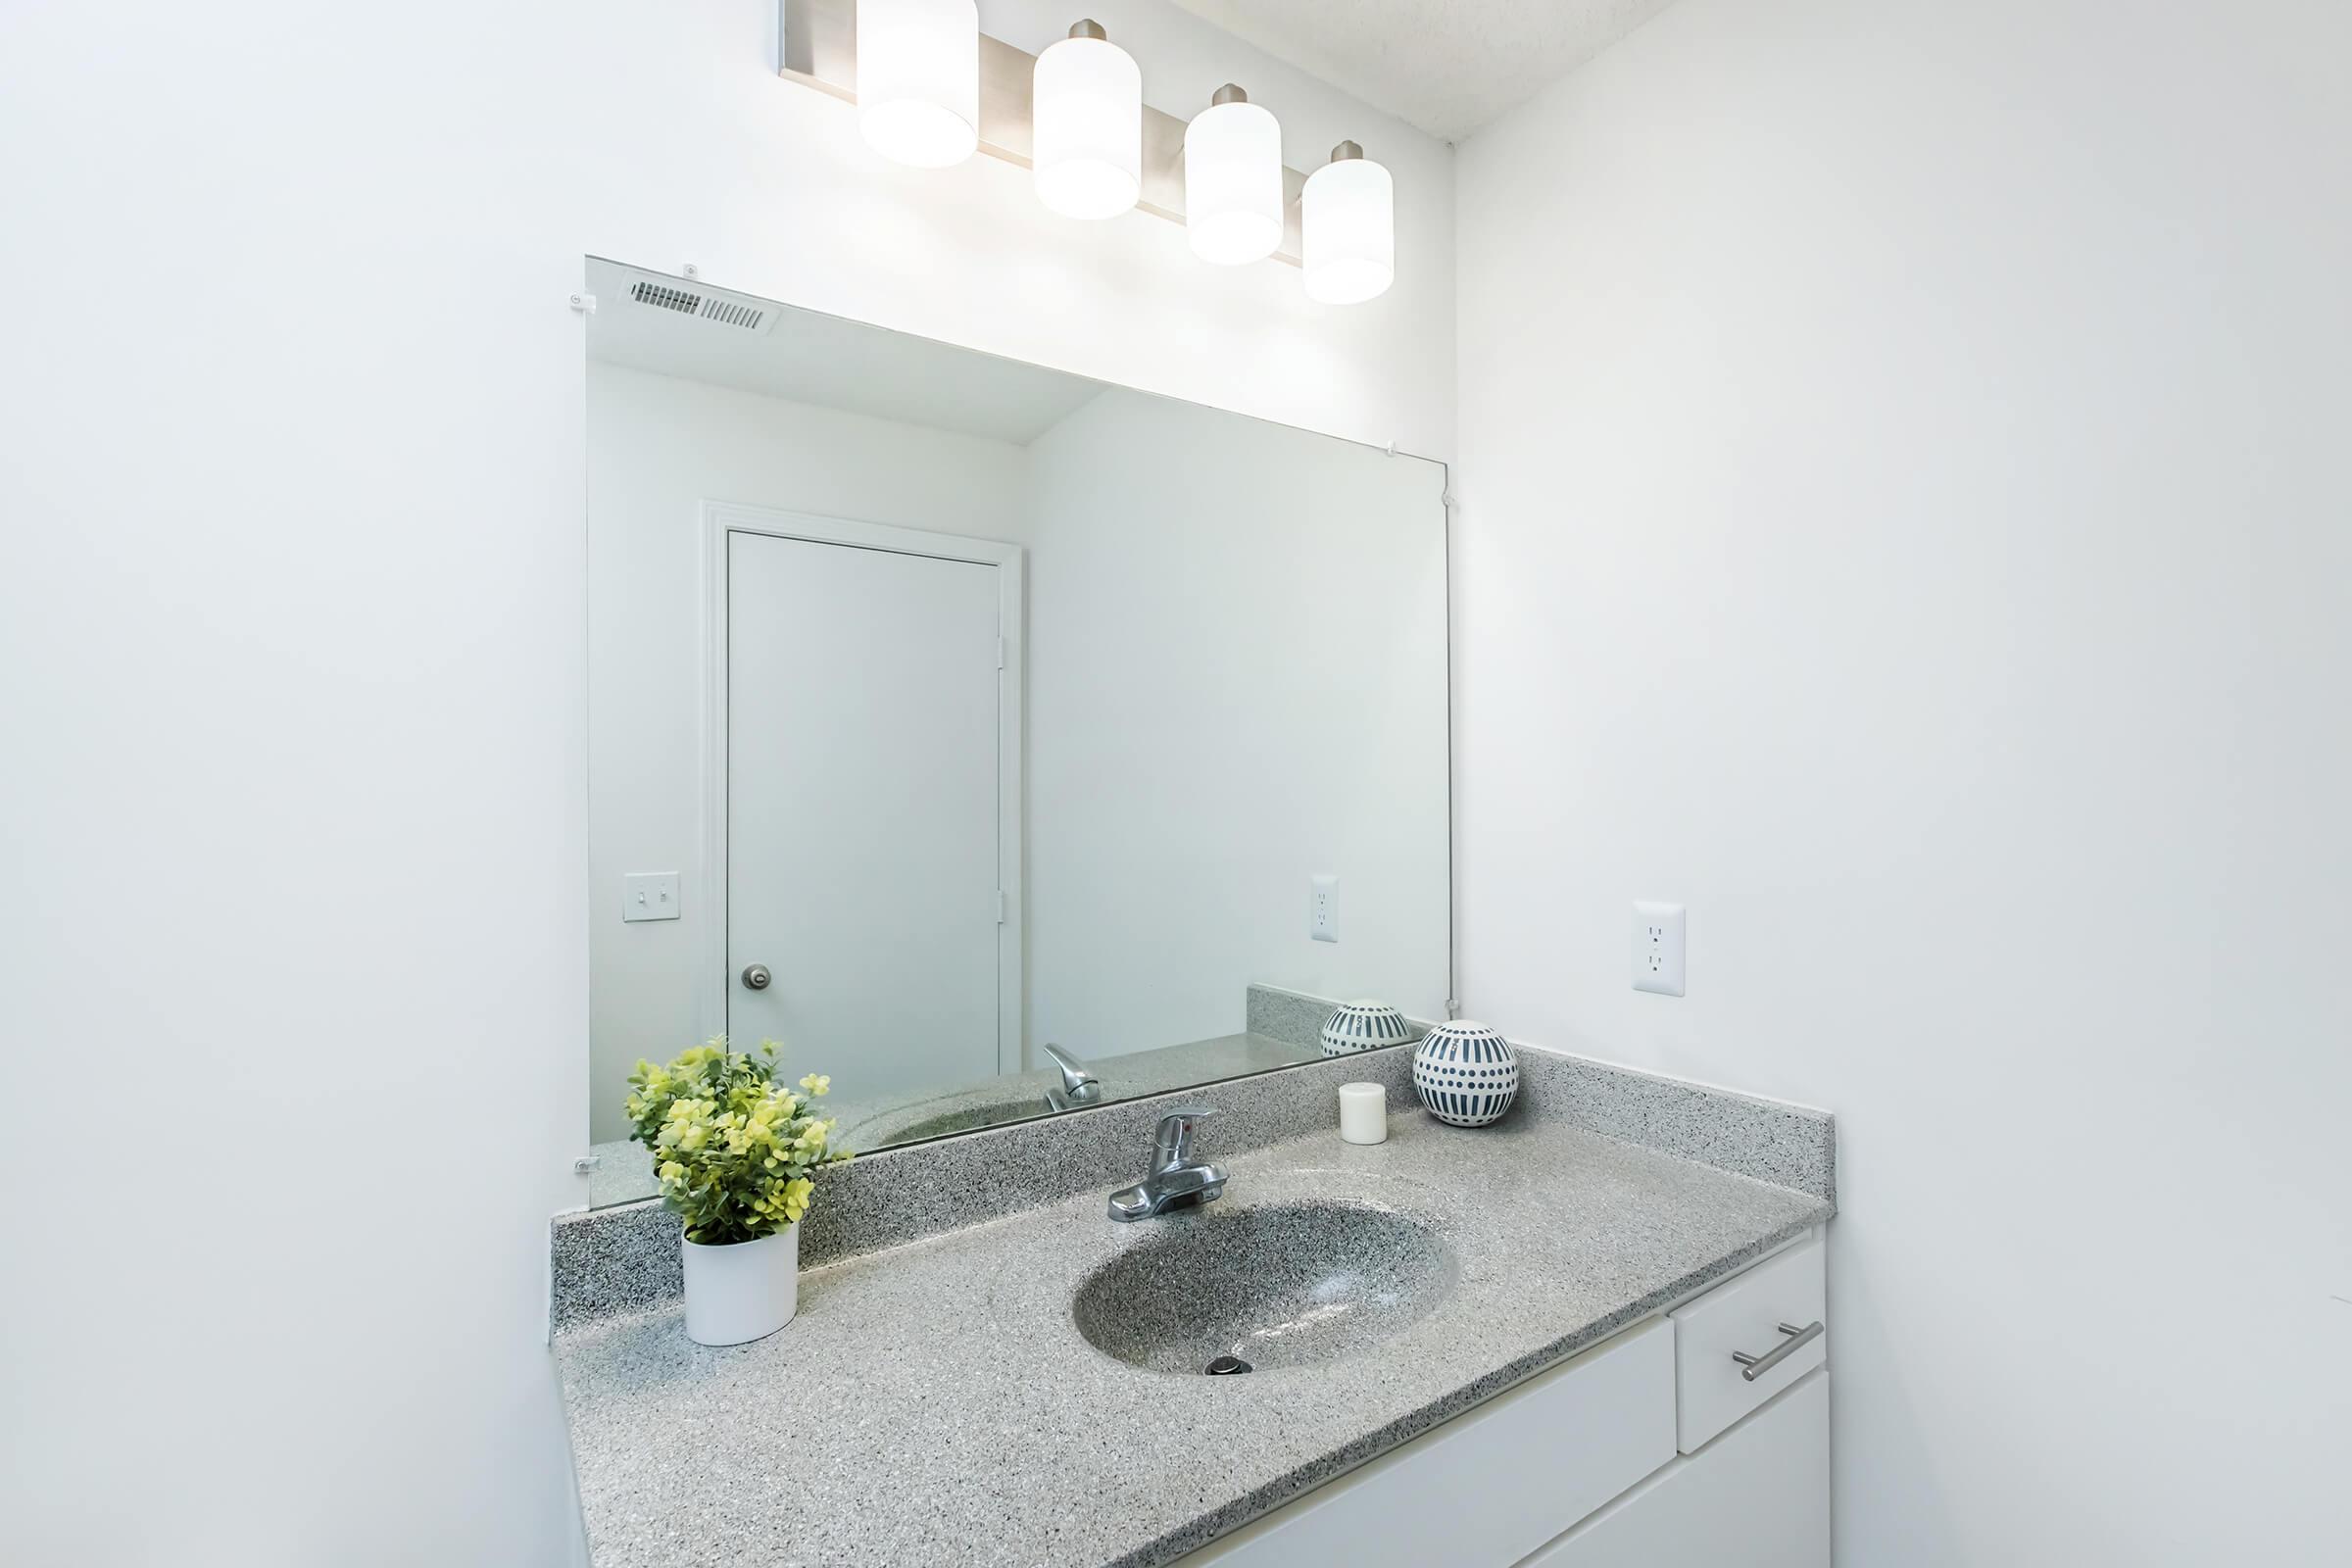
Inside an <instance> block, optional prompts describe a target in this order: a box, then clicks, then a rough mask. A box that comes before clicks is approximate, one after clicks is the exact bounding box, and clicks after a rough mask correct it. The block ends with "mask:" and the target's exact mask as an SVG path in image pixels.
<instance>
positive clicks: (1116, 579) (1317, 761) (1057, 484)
mask: <svg viewBox="0 0 2352 1568" xmlns="http://www.w3.org/2000/svg"><path fill="white" fill-rule="evenodd" d="M1029 453H1030V462H1031V478H1032V483H1033V486H1034V490H1033V494H1034V497H1035V501H1034V515H1033V516H1032V519H1031V535H1030V537H1031V542H1032V555H1031V559H1030V597H1029V621H1030V625H1029V760H1030V774H1029V779H1030V782H1029V822H1030V830H1029V909H1030V925H1029V930H1030V949H1029V973H1030V988H1029V1015H1030V1038H1031V1039H1032V1040H1034V1041H1039V1042H1047V1041H1052V1042H1057V1043H1059V1044H1061V1045H1063V1046H1067V1047H1069V1048H1070V1049H1071V1050H1073V1051H1075V1052H1077V1053H1078V1054H1081V1055H1086V1056H1092V1055H1103V1054H1116V1053H1122V1052H1129V1051H1138V1050H1143V1049H1147V1048H1149V1047H1152V1046H1163V1045H1170V1044H1175V1043H1177V1042H1181V1041H1187V1040H1201V1039H1208V1038H1212V1037H1214V1036H1219V1035H1226V1034H1238V1033H1240V1032H1241V1029H1242V1027H1243V1022H1244V1019H1243V1002H1244V989H1245V987H1246V986H1248V985H1249V984H1250V982H1252V981H1260V982H1267V983H1271V984H1275V985H1281V986H1289V987H1293V988H1296V989H1298V990H1301V991H1306V992H1309V993H1311V994H1314V995H1320V996H1344V997H1359V996H1360V997H1378V998H1381V999H1383V1000H1386V1001H1389V1002H1392V1003H1394V1004H1395V1005H1398V1006H1400V1007H1403V1008H1405V1009H1406V1011H1407V1012H1409V1013H1411V1014H1412V1015H1413V1016H1416V1017H1425V1018H1426V1017H1443V1016H1444V1015H1445V1014H1444V1013H1443V1011H1442V1010H1441V1009H1442V1008H1443V1006H1444V1005H1445V1000H1446V982H1447V979H1448V970H1447V960H1448V956H1449V952H1448V946H1447V939H1448V923H1449V913H1450V911H1449V908H1448V905H1447V899H1446V864H1447V859H1446V856H1447V850H1446V525H1445V519H1446V513H1445V506H1444V503H1443V500H1442V498H1443V496H1444V493H1445V488H1446V470H1445V469H1444V468H1443V467H1442V466H1439V465H1437V464H1434V463H1426V462H1423V461H1421V460H1419V459H1416V458H1408V457H1395V458H1392V457H1389V456H1388V455H1386V454H1384V453H1381V452H1378V451H1374V450H1372V449H1370V448H1367V447H1361V446H1352V445H1349V444H1348V443H1346V442H1342V441H1333V440H1328V439H1325V438H1323V437H1319V436H1311V435H1304V434H1301V433H1300V432H1299V431H1296V430H1285V429H1281V428H1279V427H1277V426H1274V425H1269V424H1261V423H1256V422H1253V421H1250V420H1247V419H1237V418H1234V417H1231V416H1230V415H1225V414H1220V413H1217V412H1214V411H1211V410H1206V409H1196V408H1190V407H1187V406H1186V405H1183V404H1180V403H1171V402H1169V401H1167V400H1165V399H1162V398H1148V397H1141V396H1138V395H1136V394H1134V393H1130V392H1120V391H1109V392H1105V393H1103V395H1102V396H1101V397H1098V398H1096V399H1095V400H1094V401H1093V402H1091V403H1089V404H1087V405H1086V406H1085V407H1083V408H1081V409H1080V410H1078V411H1077V412H1076V413H1075V414H1072V415H1071V416H1069V417H1067V418H1064V419H1063V420H1061V421H1060V422H1059V423H1057V424H1056V425H1054V428H1053V429H1051V430H1049V431H1048V432H1046V434H1044V435H1043V436H1041V437H1040V438H1039V439H1038V440H1037V441H1035V442H1034V443H1032V444H1031V446H1030V448H1029ZM1325 873H1328V874H1332V875H1336V876H1337V877H1338V878H1339V879H1340V885H1339V936H1340V940H1339V941H1338V942H1337V943H1336V944H1335V943H1323V942H1316V941H1313V940H1311V939H1310V938H1309V937H1308V935H1307V907H1308V898H1309V890H1310V881H1311V878H1313V877H1314V876H1316V875H1318V874H1325Z"/></svg>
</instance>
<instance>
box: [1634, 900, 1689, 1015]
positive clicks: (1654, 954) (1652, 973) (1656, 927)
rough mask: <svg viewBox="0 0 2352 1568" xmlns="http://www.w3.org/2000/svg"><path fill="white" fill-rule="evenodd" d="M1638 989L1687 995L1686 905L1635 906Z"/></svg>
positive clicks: (1635, 961) (1667, 994)
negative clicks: (1684, 940)
mask: <svg viewBox="0 0 2352 1568" xmlns="http://www.w3.org/2000/svg"><path fill="white" fill-rule="evenodd" d="M1634 989H1635V990H1636V991H1654V992H1656V993H1657V994H1658V995H1659V996H1661V997H1679V996H1681V995H1682V994H1683V907H1682V906H1681V905H1679V904H1649V903H1642V902H1637V903H1636V904H1635V905H1634Z"/></svg>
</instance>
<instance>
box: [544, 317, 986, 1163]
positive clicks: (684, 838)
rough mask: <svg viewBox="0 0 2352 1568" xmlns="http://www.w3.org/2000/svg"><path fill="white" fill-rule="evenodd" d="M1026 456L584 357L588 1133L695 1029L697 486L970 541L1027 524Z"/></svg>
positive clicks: (700, 531)
mask: <svg viewBox="0 0 2352 1568" xmlns="http://www.w3.org/2000/svg"><path fill="white" fill-rule="evenodd" d="M1028 482H1029V478H1028V453H1027V452H1026V450H1024V449H1023V448H1021V447H1017V446H1014V445H1012V444H1011V443H1009V442H1005V441H989V440H983V439H981V438H979V437H977V436H969V435H961V434H957V433H956V432H954V431H948V430H935V429H928V428H924V427H922V426H919V425H912V424H906V423H902V422H900V421H898V420H894V419H878V418H871V417H866V416H864V415H858V414H847V413H843V412H842V411H840V410H837V409H824V408H817V407H814V406H812V405H809V404H806V403H788V402H786V401H784V400H782V399H780V398H770V397H762V396H760V394H758V393H754V392H741V391H736V390H734V389H732V388H729V387H720V386H711V385H709V384H707V383H705V382H701V381H687V380H681V379H678V378H676V377H674V376H667V375H656V374H653V373H651V372H649V371H645V370H635V369H628V368H622V367H620V366H616V365H607V364H603V363H601V362H593V361H592V362H591V363H590V364H589V367H588V639H589V640H588V778H589V789H590V799H589V806H590V829H591V832H590V838H589V884H590V891H589V895H588V933H589V945H588V957H589V966H590V975H591V981H590V1002H589V1042H590V1047H589V1054H590V1063H591V1064H590V1076H591V1080H592V1083H593V1086H594V1087H593V1089H592V1091H591V1100H590V1103H589V1107H588V1114H589V1124H590V1127H591V1129H592V1136H593V1137H594V1138H595V1139H596V1140H598V1141H600V1142H602V1141H605V1140H609V1139H615V1138H626V1137H627V1136H628V1122H627V1119H626V1118H625V1116H624V1115H623V1114H622V1111H621V1101H622V1098H623V1096H624V1095H625V1090H624V1089H623V1087H622V1086H623V1085H624V1083H625V1082H626V1080H627V1078H628V1075H629V1071H630V1069H631V1068H632V1067H633V1066H634V1065H635V1064H636V1062H637V1059H638V1058H639V1057H641V1056H651V1057H654V1058H655V1059H656V1060H667V1059H668V1058H669V1057H670V1056H673V1055H675V1054H677V1053H678V1051H679V1050H680V1049H682V1048H683V1047H685V1046H688V1045H691V1044H693V1043H694V1040H695V1038H696V1035H697V1032H698V1030H700V1029H701V1028H702V1027H703V1004H704V991H705V975H706V972H707V971H705V969H704V968H703V964H704V963H705V962H707V961H708V952H707V950H706V949H705V948H703V947H702V946H700V945H699V944H701V943H702V942H703V941H704V933H703V931H702V929H701V923H702V907H703V906H702V903H701V901H702V898H703V896H704V891H705V890H703V889H702V888H701V887H699V886H697V885H695V884H696V883H697V882H698V881H699V879H700V878H701V877H702V876H704V875H706V874H707V872H706V870H705V868H704V865H703V790H704V787H705V786H704V780H703V764H704V758H705V752H706V744H707V743H706V742H705V740H704V737H703V732H702V722H703V677H704V666H705V664H706V662H707V659H708V653H707V644H706V642H705V640H704V638H705V630H704V628H705V620H706V612H705V605H704V597H705V595H706V593H707V592H708V588H707V585H706V584H705V582H704V577H703V572H704V564H703V536H704V527H705V524H704V521H703V515H702V513H703V503H704V502H705V501H738V502H743V503H746V504H748V505H751V506H760V507H775V508H780V509H783V510H787V511H793V512H807V513H813V514H815V515H818V516H827V517H852V518H856V519H858V520H859V521H862V522H881V523H889V524H892V525H894V526H897V527H902V528H920V529H924V530H927V531H931V532H936V533H953V534H963V535H966V536H968V537H971V538H976V539H1005V540H1010V541H1013V542H1016V543H1017V542H1019V541H1020V540H1021V539H1022V538H1023V537H1024V535H1025V534H1026V531H1027V514H1028V507H1027V504H1026V503H1027V496H1028ZM648 870H655V871H678V872H680V873H681V874H682V876H683V878H684V879H685V884H686V885H685V886H684V889H683V897H682V899H681V901H680V902H681V904H682V906H683V912H682V914H681V916H680V918H678V919H675V920H660V921H639V922H636V923H634V924H624V923H622V921H621V919H620V910H621V878H622V876H623V875H624V874H626V873H627V872H630V871H648Z"/></svg>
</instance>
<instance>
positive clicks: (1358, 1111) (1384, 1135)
mask: <svg viewBox="0 0 2352 1568" xmlns="http://www.w3.org/2000/svg"><path fill="white" fill-rule="evenodd" d="M1340 1141H1341V1142H1343V1143H1348V1144H1385V1143H1387V1142H1388V1141H1389V1091H1388V1089H1387V1087H1386V1086H1384V1085H1381V1084H1342V1085H1340Z"/></svg>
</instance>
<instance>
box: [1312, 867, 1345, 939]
mask: <svg viewBox="0 0 2352 1568" xmlns="http://www.w3.org/2000/svg"><path fill="white" fill-rule="evenodd" d="M1306 934H1307V935H1308V936H1310V937H1312V938H1313V939H1314V940H1315V941H1317V942H1337V941H1339V940H1340V879H1339V878H1338V877H1336V876H1319V877H1316V878H1315V879H1314V885H1313V887H1312V888H1311V889H1310V890H1309V891H1308V894H1307V906H1306Z"/></svg>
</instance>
